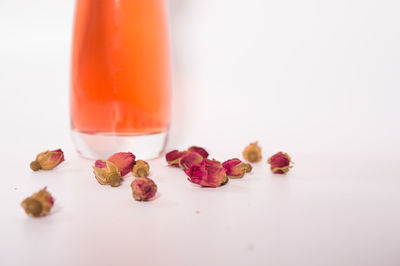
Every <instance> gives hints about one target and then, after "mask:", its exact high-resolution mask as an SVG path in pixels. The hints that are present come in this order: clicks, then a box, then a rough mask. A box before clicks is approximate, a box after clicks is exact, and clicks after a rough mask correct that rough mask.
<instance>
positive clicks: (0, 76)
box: [0, 0, 400, 266]
mask: <svg viewBox="0 0 400 266" xmlns="http://www.w3.org/2000/svg"><path fill="white" fill-rule="evenodd" d="M59 2H61V1H59ZM215 2H217V1H211V0H205V1H197V0H188V1H176V0H170V1H169V2H168V4H169V6H170V15H171V28H172V50H173V58H174V62H173V66H174V80H173V84H174V97H173V115H172V124H171V134H170V140H169V144H168V148H167V150H171V149H175V148H178V149H185V148H187V147H189V146H191V145H199V146H204V147H205V148H206V149H207V150H208V151H209V152H210V154H211V156H210V157H212V158H216V159H218V160H221V161H224V160H226V159H230V158H232V157H239V158H241V152H242V150H243V148H244V147H245V146H246V145H247V144H248V143H250V142H252V141H254V140H259V142H260V145H261V147H262V148H263V161H262V162H260V163H257V164H254V165H253V166H254V169H253V172H252V173H251V174H249V175H246V176H245V177H244V178H243V179H239V180H231V181H230V182H229V183H228V184H227V185H226V186H223V187H220V188H216V189H212V188H200V187H198V186H196V185H194V184H191V183H190V182H188V181H187V180H186V176H185V174H184V173H183V172H182V171H181V170H179V169H174V168H169V167H167V166H166V162H165V160H164V158H159V159H155V160H151V161H150V165H151V176H150V177H151V178H152V179H153V180H154V181H155V182H156V183H157V185H158V188H159V192H158V194H157V197H156V199H155V200H153V201H150V202H137V201H135V200H134V199H133V197H132V194H131V189H130V183H131V182H132V179H133V178H132V177H131V176H129V177H127V178H126V179H125V181H124V182H123V183H122V185H121V186H120V187H118V188H112V187H108V186H101V185H99V184H98V183H97V181H96V180H95V178H94V176H93V173H92V170H91V165H92V164H93V161H90V160H85V159H82V158H80V157H79V156H78V155H77V154H76V153H75V151H74V147H73V145H72V142H71V139H70V133H69V110H68V87H69V55H70V51H69V49H70V34H71V23H72V12H73V1H72V0H70V1H62V3H57V4H55V2H54V1H50V0H46V1H39V2H38V3H33V2H32V1H18V3H17V2H16V1H11V0H5V1H2V2H0V36H1V39H0V86H1V92H2V95H1V97H0V119H1V120H0V121H1V131H0V144H1V145H0V149H1V152H0V159H1V162H3V163H2V167H1V176H2V177H1V179H2V180H3V182H2V185H1V186H0V202H1V204H0V206H1V210H2V213H3V214H2V218H1V226H0V236H1V237H0V249H1V255H0V265H141V266H144V265H296V266H297V265H307V266H314V265H315V266H317V265H318V266H319V265H334V266H338V265H340V266H347V265H348V266H355V265H356V266H358V265H359V266H369V265H371V266H372V265H374V266H375V265H376V266H378V265H379V266H383V265H384V266H396V265H400V252H399V251H400V248H399V244H400V230H399V224H400V208H399V203H400V193H399V188H400V173H399V167H398V165H399V158H400V140H399V134H400V126H399V123H398V121H399V119H398V115H399V114H400V107H399V104H398V99H399V96H400V95H399V90H398V89H399V87H400V80H399V76H398V73H399V70H400V50H399V49H398V47H399V46H400V39H399V36H400V35H399V34H400V32H399V27H398V25H399V23H400V19H399V17H398V16H397V13H396V12H395V10H399V8H400V7H399V4H398V2H396V1H373V0H370V1H364V2H363V5H360V4H359V3H358V1H336V2H335V3H334V4H333V3H331V4H329V5H328V3H322V2H320V1H311V0H306V1H286V2H285V3H283V2H282V3H280V4H277V3H275V4H272V3H266V2H268V1H262V0H251V1H248V2H249V4H248V5H245V6H243V5H242V4H240V3H243V2H242V1H227V0H226V1H225V0H224V1H218V3H215ZM300 2H302V3H301V4H300ZM223 10H225V11H226V12H222V11H223ZM228 11H229V12H228ZM222 14H223V17H222ZM222 18H223V19H222ZM53 148H54V149H56V148H62V149H63V150H64V151H65V157H66V161H65V162H63V163H62V164H61V165H59V166H58V167H57V168H56V169H54V170H52V171H48V172H45V171H40V172H32V171H31V170H30V169H29V162H30V161H31V160H33V159H34V157H35V155H36V154H37V153H39V152H41V151H43V150H46V149H53ZM280 150H283V151H285V152H288V153H289V154H290V155H291V156H292V158H293V160H294V161H295V166H294V168H293V169H292V170H291V171H290V172H289V174H288V175H285V176H281V175H274V174H272V173H271V172H270V171H269V168H268V165H267V163H266V160H267V158H268V156H270V155H272V154H273V153H275V152H278V151H280ZM132 152H134V151H132ZM44 186H47V187H48V190H49V191H50V192H51V193H52V194H53V195H54V197H55V199H56V201H55V205H54V208H53V209H52V211H51V214H50V215H48V216H46V217H43V218H40V219H33V218H29V217H27V216H26V214H25V213H24V211H23V209H22V208H21V207H20V202H21V201H22V200H23V199H24V198H25V197H27V196H29V195H31V194H32V193H33V192H35V191H37V190H39V189H40V188H42V187H44Z"/></svg>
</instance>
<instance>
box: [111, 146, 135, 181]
mask: <svg viewBox="0 0 400 266" xmlns="http://www.w3.org/2000/svg"><path fill="white" fill-rule="evenodd" d="M135 158H136V157H135V155H133V154H132V153H131V152H118V153H115V154H113V155H112V156H110V157H109V158H108V159H107V161H109V162H112V163H113V164H115V165H116V166H117V167H118V169H119V172H120V174H121V176H124V175H126V174H128V173H129V172H130V171H132V168H133V165H134V164H135Z"/></svg>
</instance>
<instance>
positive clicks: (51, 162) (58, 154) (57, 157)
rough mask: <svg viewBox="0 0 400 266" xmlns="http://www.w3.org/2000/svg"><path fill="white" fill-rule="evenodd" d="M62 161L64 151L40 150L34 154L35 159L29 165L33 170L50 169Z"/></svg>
mask: <svg viewBox="0 0 400 266" xmlns="http://www.w3.org/2000/svg"><path fill="white" fill-rule="evenodd" d="M63 161H64V153H63V151H62V150H61V149H58V150H54V151H45V152H41V153H39V154H38V155H37V156H36V160H35V161H33V162H31V164H30V167H31V169H32V170H33V171H38V170H40V169H42V170H51V169H53V168H54V167H56V166H57V165H59V164H60V163H62V162H63Z"/></svg>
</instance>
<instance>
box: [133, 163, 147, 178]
mask: <svg viewBox="0 0 400 266" xmlns="http://www.w3.org/2000/svg"><path fill="white" fill-rule="evenodd" d="M149 171H150V166H149V164H148V163H147V162H145V161H143V160H137V161H136V163H135V165H134V166H133V168H132V174H133V175H134V176H136V177H147V176H149Z"/></svg>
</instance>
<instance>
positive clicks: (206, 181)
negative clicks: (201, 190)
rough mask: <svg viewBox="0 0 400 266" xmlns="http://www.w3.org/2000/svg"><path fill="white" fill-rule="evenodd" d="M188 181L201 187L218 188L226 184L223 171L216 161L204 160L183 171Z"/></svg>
mask: <svg viewBox="0 0 400 266" xmlns="http://www.w3.org/2000/svg"><path fill="white" fill-rule="evenodd" d="M185 173H186V175H187V176H188V180H189V181H190V182H192V183H194V184H198V185H200V186H202V187H218V186H221V185H223V184H226V183H227V182H228V180H227V176H226V173H225V169H224V168H223V167H222V164H221V163H220V162H218V161H216V160H209V159H204V160H203V161H202V162H201V163H199V164H194V165H192V166H191V167H190V168H189V169H186V170H185Z"/></svg>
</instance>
